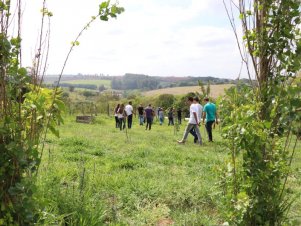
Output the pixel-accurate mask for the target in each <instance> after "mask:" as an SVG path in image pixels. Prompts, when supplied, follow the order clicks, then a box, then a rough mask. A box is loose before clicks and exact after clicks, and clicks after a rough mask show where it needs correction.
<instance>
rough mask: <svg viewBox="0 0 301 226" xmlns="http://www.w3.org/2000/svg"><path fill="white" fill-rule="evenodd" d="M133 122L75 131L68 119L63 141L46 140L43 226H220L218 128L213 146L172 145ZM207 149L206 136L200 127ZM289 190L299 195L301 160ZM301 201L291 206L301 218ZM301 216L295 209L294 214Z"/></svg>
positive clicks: (222, 155)
mask: <svg viewBox="0 0 301 226" xmlns="http://www.w3.org/2000/svg"><path fill="white" fill-rule="evenodd" d="M137 121H138V119H134V125H133V128H132V129H131V130H128V138H127V136H126V132H125V131H119V129H115V128H114V119H113V118H108V117H106V116H101V117H98V118H97V123H96V124H92V125H88V124H78V123H75V120H74V119H73V118H72V119H71V118H67V120H66V122H65V125H63V126H61V128H60V132H61V138H60V139H57V138H55V137H53V136H49V137H48V140H47V147H46V149H45V151H44V155H43V160H42V165H41V168H40V173H39V177H38V181H37V184H38V192H37V198H38V199H39V200H40V202H41V203H42V204H44V206H46V209H45V210H44V212H43V214H44V216H45V217H44V219H45V220H44V224H46V225H50V224H53V225H60V224H63V222H67V223H69V224H70V225H157V224H159V223H160V222H163V221H166V222H174V225H218V224H221V223H223V219H222V215H221V213H220V209H222V208H221V205H222V203H221V190H220V188H219V187H218V186H217V182H218V181H219V173H218V170H219V168H220V166H221V165H222V164H223V163H224V161H225V159H226V158H227V153H226V152H225V150H224V148H223V145H222V141H221V137H220V134H219V130H218V128H217V129H216V130H215V131H214V138H215V142H214V143H208V142H205V143H204V146H198V145H195V144H193V139H192V136H189V140H188V143H186V144H185V145H179V144H177V142H176V141H177V139H180V138H181V137H182V134H183V130H184V125H183V126H181V127H180V131H179V132H177V134H175V133H174V129H173V127H168V126H167V124H166V122H165V125H163V126H160V125H159V124H158V123H155V124H154V125H153V128H152V130H151V131H148V130H147V131H146V130H145V128H144V127H142V126H139V125H138V123H137ZM201 133H202V136H203V139H204V141H206V140H207V139H206V136H205V135H206V134H205V131H204V128H203V126H202V128H201ZM294 164H295V168H296V170H295V175H296V177H295V178H293V179H294V180H292V181H291V182H290V183H291V184H292V188H293V189H294V190H296V191H298V189H300V187H301V180H300V174H301V172H300V153H298V156H297V158H296V160H295V163H294ZM300 205H301V200H300V197H298V199H297V202H296V203H295V204H294V211H292V213H293V215H294V216H298V215H299V216H300V209H301V208H300ZM295 208H299V209H295Z"/></svg>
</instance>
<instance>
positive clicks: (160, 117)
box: [158, 107, 164, 125]
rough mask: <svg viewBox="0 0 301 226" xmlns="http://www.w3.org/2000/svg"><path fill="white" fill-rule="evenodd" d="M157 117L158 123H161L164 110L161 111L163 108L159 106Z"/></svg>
mask: <svg viewBox="0 0 301 226" xmlns="http://www.w3.org/2000/svg"><path fill="white" fill-rule="evenodd" d="M158 117H159V122H160V125H162V124H163V122H164V111H163V108H161V107H159V110H158Z"/></svg>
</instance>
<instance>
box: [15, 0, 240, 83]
mask: <svg viewBox="0 0 301 226" xmlns="http://www.w3.org/2000/svg"><path fill="white" fill-rule="evenodd" d="M22 2H25V3H23V5H22V8H23V21H22V39H23V44H22V46H23V47H22V48H23V49H22V55H23V60H22V64H23V66H31V62H32V60H31V59H32V58H33V57H34V56H35V49H36V46H37V40H38V34H39V28H40V24H41V13H40V9H41V8H42V0H40V1H38V0H32V1H22ZM100 3H101V1H97V0H86V1H83V0H48V1H47V8H48V10H49V11H51V12H52V13H53V17H51V18H50V25H51V29H50V52H49V56H48V64H47V72H46V73H47V74H49V75H55V74H59V73H60V71H61V69H62V67H63V64H64V60H65V58H66V56H67V53H68V51H69V49H70V46H71V42H72V41H73V40H74V39H75V37H76V36H77V34H78V33H79V31H80V30H81V29H82V28H83V26H84V25H85V24H86V23H87V22H88V21H89V20H90V18H91V16H93V15H96V14H97V12H98V6H99V4H100ZM119 5H120V6H122V7H124V8H125V12H124V13H122V14H121V15H119V16H118V18H117V19H111V20H109V21H108V22H104V21H100V20H96V21H95V22H94V23H93V24H92V25H91V26H90V27H89V28H88V29H87V30H86V31H85V32H84V33H83V35H82V36H81V37H80V39H79V42H80V45H79V46H76V47H75V48H74V51H73V52H72V53H71V55H70V58H69V60H68V62H67V66H66V68H65V70H64V74H78V73H81V74H105V75H123V74H125V73H136V74H146V75H150V76H214V77H218V78H232V79H235V78H237V76H238V74H239V71H240V67H241V58H240V55H239V51H238V48H237V44H236V40H235V36H234V33H233V31H232V28H231V26H230V23H229V20H228V18H227V14H226V11H225V9H224V6H223V1H222V0H119ZM12 30H13V29H12ZM242 77H246V75H243V76H242Z"/></svg>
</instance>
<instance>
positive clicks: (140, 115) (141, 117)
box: [138, 104, 144, 126]
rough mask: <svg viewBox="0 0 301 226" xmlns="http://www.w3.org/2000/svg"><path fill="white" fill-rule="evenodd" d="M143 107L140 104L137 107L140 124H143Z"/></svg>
mask: <svg viewBox="0 0 301 226" xmlns="http://www.w3.org/2000/svg"><path fill="white" fill-rule="evenodd" d="M143 114H144V108H143V107H142V104H140V105H139V107H138V115H139V124H140V126H143V123H144V116H143Z"/></svg>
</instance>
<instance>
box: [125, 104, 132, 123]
mask: <svg viewBox="0 0 301 226" xmlns="http://www.w3.org/2000/svg"><path fill="white" fill-rule="evenodd" d="M125 113H126V116H127V124H128V129H130V128H132V122H133V106H132V101H129V104H127V105H126V106H125Z"/></svg>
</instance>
